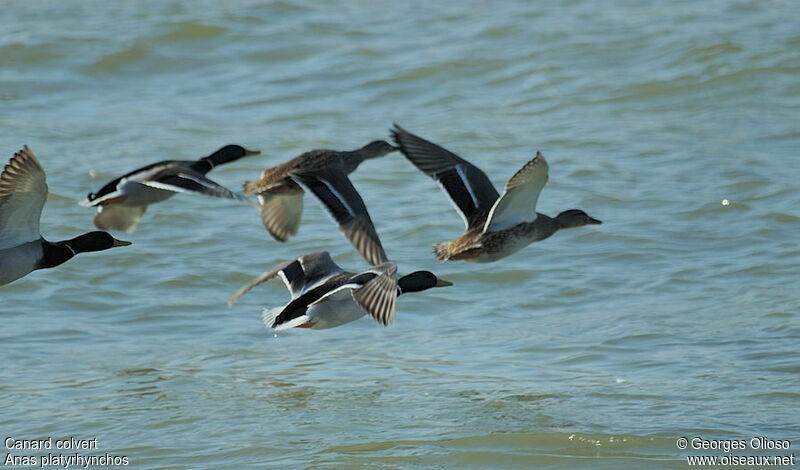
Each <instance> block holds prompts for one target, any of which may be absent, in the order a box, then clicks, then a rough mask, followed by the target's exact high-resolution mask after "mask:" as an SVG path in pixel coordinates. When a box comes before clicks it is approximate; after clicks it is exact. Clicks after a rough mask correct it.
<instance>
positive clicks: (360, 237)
mask: <svg viewBox="0 0 800 470" xmlns="http://www.w3.org/2000/svg"><path fill="white" fill-rule="evenodd" d="M291 178H292V179H293V180H294V181H295V182H296V183H297V184H299V185H300V186H302V187H303V188H304V189H306V190H307V191H310V192H311V193H313V194H314V195H315V196H316V197H317V199H319V200H320V202H322V205H323V206H325V209H327V211H328V213H329V214H330V215H331V216H332V217H333V219H334V220H335V221H336V223H337V224H339V229H340V230H341V231H342V232H343V233H344V234H345V236H346V237H347V238H348V239H349V240H350V243H352V244H353V246H354V247H355V248H356V250H358V252H359V253H361V256H363V257H364V259H366V260H367V262H369V263H370V264H372V265H373V266H377V265H379V264H381V263H385V262H386V261H387V258H386V252H384V251H383V246H382V245H381V240H380V238H379V237H378V234H377V232H376V231H375V226H374V225H373V224H372V219H371V218H370V216H369V212H368V211H367V206H365V205H364V200H363V199H361V196H360V195H359V194H358V191H356V188H354V187H353V183H351V182H350V179H349V178H348V177H347V175H346V174H345V173H344V171H342V170H340V169H337V168H326V169H324V170H323V171H320V172H319V173H299V174H292V175H291Z"/></svg>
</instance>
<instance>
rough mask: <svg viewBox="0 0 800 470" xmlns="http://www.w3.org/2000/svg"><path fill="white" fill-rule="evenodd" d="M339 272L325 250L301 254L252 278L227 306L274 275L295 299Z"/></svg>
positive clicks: (337, 266) (232, 297)
mask: <svg viewBox="0 0 800 470" xmlns="http://www.w3.org/2000/svg"><path fill="white" fill-rule="evenodd" d="M341 272H342V268H341V267H339V265H338V264H336V263H335V262H334V261H333V259H332V258H331V256H330V254H329V253H328V252H327V251H323V252H320V253H311V254H308V255H303V256H301V257H299V258H297V259H294V260H291V261H284V262H283V263H280V264H279V265H277V266H275V267H274V268H272V269H271V270H269V271H266V272H264V273H262V274H261V275H259V276H258V277H256V278H254V279H253V280H252V281H250V282H249V283H248V284H247V285H245V286H243V287H242V288H241V289H239V290H238V291H236V293H235V294H233V295H232V296H231V298H230V299H228V306H231V305H233V304H234V303H236V301H237V300H239V298H240V297H242V296H243V295H244V294H246V293H248V292H250V290H251V289H252V288H254V287H256V286H258V285H261V284H263V283H265V282H267V281H269V280H271V279H273V278H274V277H276V276H280V278H281V280H283V283H284V284H286V288H287V289H288V290H289V293H291V294H292V299H296V298H297V297H299V296H300V295H301V294H303V293H304V292H305V291H306V289H307V288H308V287H310V286H313V285H314V284H316V283H318V282H319V281H322V280H324V279H327V278H329V277H331V276H333V275H336V274H339V273H341Z"/></svg>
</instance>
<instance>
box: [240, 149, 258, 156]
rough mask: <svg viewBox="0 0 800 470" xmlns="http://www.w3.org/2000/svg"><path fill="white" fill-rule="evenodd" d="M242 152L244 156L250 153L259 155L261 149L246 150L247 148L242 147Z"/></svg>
mask: <svg viewBox="0 0 800 470" xmlns="http://www.w3.org/2000/svg"><path fill="white" fill-rule="evenodd" d="M244 154H245V155H246V156H250V155H261V150H248V149H244Z"/></svg>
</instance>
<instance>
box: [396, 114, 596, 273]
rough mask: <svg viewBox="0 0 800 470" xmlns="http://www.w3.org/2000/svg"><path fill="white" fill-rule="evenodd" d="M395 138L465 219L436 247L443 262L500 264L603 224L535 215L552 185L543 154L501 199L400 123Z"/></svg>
mask: <svg viewBox="0 0 800 470" xmlns="http://www.w3.org/2000/svg"><path fill="white" fill-rule="evenodd" d="M392 136H393V137H394V141H395V143H397V145H398V147H399V148H400V151H401V152H402V153H403V155H405V156H406V158H407V159H408V160H409V161H410V162H411V163H412V164H414V166H416V167H417V168H418V169H419V170H420V171H422V172H423V173H425V174H426V175H428V176H430V177H431V178H433V179H434V180H435V181H436V182H437V183H439V185H440V186H441V187H442V189H444V191H445V193H447V195H448V196H449V197H450V200H451V201H453V203H454V205H455V206H456V209H457V210H458V213H459V214H461V217H462V218H463V219H464V225H465V227H466V228H465V232H464V233H463V234H462V235H461V236H460V237H458V238H456V239H454V240H451V241H449V242H444V243H438V244H436V245H434V246H433V250H434V253H435V254H436V257H437V258H438V259H439V260H442V261H447V260H464V261H471V262H477V263H488V262H491V261H497V260H499V259H501V258H505V257H506V256H508V255H511V254H513V253H515V252H517V251H519V250H520V249H522V248H524V247H526V246H528V245H530V244H531V243H533V242H536V241H540V240H544V239H545V238H548V237H549V236H551V235H552V234H554V233H555V232H556V231H558V230H561V229H565V228H572V227H580V226H582V225H592V224H601V223H602V222H601V221H599V220H597V219H594V218H592V217H590V216H589V215H588V214H586V213H585V212H584V211H582V210H579V209H570V210H566V211H564V212H562V213H560V214H558V216H556V217H548V216H546V215H544V214H540V213H538V212H536V201H537V200H538V198H539V193H540V192H541V191H542V188H544V185H545V183H547V161H546V160H545V159H544V155H542V154H541V153H539V152H537V153H536V156H535V157H534V158H533V159H532V160H530V161H529V162H528V163H526V164H525V165H523V167H522V168H521V169H520V170H519V171H517V173H516V174H514V176H512V177H511V179H510V180H508V183H506V186H505V188H504V190H503V194H502V195H500V194H498V192H497V190H496V189H495V187H494V185H492V182H491V181H490V180H489V177H487V176H486V173H484V172H483V171H481V170H480V168H478V167H476V166H475V165H473V164H471V163H470V162H468V161H466V160H464V159H463V158H461V157H459V156H458V155H456V154H454V153H452V152H450V151H448V150H446V149H444V148H442V147H440V146H438V145H436V144H434V143H432V142H429V141H427V140H425V139H423V138H421V137H418V136H416V135H414V134H412V133H410V132H408V131H406V130H405V129H403V128H402V127H400V126H398V125H397V124H395V128H394V129H393V130H392Z"/></svg>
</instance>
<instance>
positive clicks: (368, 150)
mask: <svg viewBox="0 0 800 470" xmlns="http://www.w3.org/2000/svg"><path fill="white" fill-rule="evenodd" d="M395 150H397V147H395V146H394V145H392V144H390V143H389V142H386V141H385V140H374V141H372V142H370V143H368V144H367V145H365V146H363V147H361V148H360V149H359V150H358V152H359V153H360V154H361V155H362V156H363V157H364V158H365V159H367V158H378V157H382V156H384V155H386V154H388V153H392V152H394V151H395Z"/></svg>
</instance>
